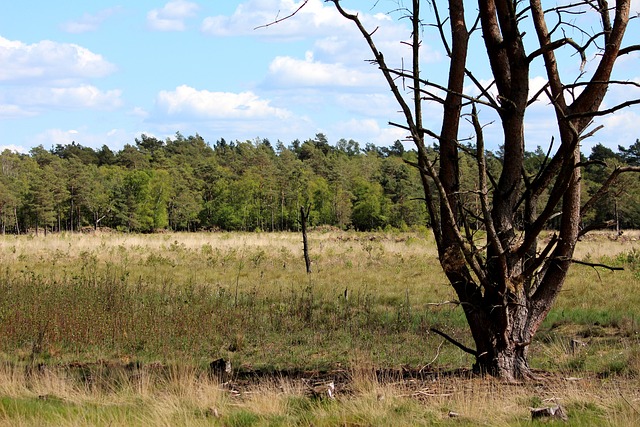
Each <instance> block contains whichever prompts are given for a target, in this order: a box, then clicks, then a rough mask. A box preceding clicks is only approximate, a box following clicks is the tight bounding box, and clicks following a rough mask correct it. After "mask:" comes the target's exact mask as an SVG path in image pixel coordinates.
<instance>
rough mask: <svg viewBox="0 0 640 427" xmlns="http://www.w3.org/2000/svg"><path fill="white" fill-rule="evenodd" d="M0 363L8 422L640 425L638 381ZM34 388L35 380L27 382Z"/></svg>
mask: <svg viewBox="0 0 640 427" xmlns="http://www.w3.org/2000/svg"><path fill="white" fill-rule="evenodd" d="M23 372H24V371H17V370H15V369H13V368H10V367H8V366H5V367H3V368H2V369H0V384H1V387H2V388H1V389H0V390H1V394H2V396H3V397H2V398H1V399H0V425H11V426H36V425H56V426H108V425H110V426H114V425H122V426H124V425H132V426H169V425H170V426H181V425H184V426H198V425H212V424H213V425H225V426H242V425H282V426H288V425H300V426H302V425H305V426H306V425H311V424H312V425H314V426H338V425H363V426H364V425H366V426H408V425H433V424H440V423H446V422H447V421H448V420H449V419H450V418H451V416H452V415H453V416H454V417H455V422H456V424H461V425H492V426H511V425H529V424H530V421H529V420H530V408H531V407H540V406H545V405H546V406H551V405H555V404H560V405H562V406H563V407H564V408H565V409H566V410H567V412H568V415H569V421H570V423H569V425H601V426H630V425H637V423H638V422H640V413H639V412H638V409H639V406H640V382H638V380H637V379H636V380H626V381H621V380H598V379H596V378H593V377H586V378H575V377H574V378H567V377H562V376H551V375H545V376H544V377H543V378H542V379H541V380H540V381H538V382H536V383H527V384H505V383H503V382H500V381H496V380H493V379H482V378H464V377H459V376H452V377H432V378H431V379H429V378H425V379H402V378H400V377H394V376H388V377H385V378H379V376H377V375H376V374H375V371H374V370H372V369H371V367H370V366H363V367H361V368H354V370H352V371H351V372H350V377H349V379H348V380H347V381H346V382H344V383H342V384H341V385H340V388H339V391H338V392H337V394H336V398H335V399H333V400H331V399H327V398H313V397H311V396H310V395H309V394H308V392H307V388H306V387H305V386H304V385H303V383H302V382H301V381H300V380H291V379H286V378H270V379H269V378H268V379H265V380H263V381H257V382H252V383H249V384H246V385H244V386H241V387H238V385H236V386H233V385H231V386H230V385H229V384H219V383H218V382H217V381H215V380H213V379H211V378H210V377H208V376H207V375H206V373H204V372H200V371H198V370H197V369H190V368H186V369H185V368H176V369H175V370H172V371H170V372H169V373H167V372H162V373H159V372H158V371H154V370H144V369H142V370H140V371H139V372H135V373H132V372H129V373H128V374H127V373H122V376H121V377H120V378H117V379H114V378H109V379H106V378H103V379H97V380H96V383H95V384H94V385H93V386H92V387H88V386H87V385H86V384H82V383H78V382H77V380H74V379H73V378H71V377H69V374H68V373H65V372H49V373H43V374H40V375H38V376H37V377H31V378H26V377H24V373H23ZM25 384H26V385H25ZM231 384H233V383H231Z"/></svg>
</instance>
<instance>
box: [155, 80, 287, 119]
mask: <svg viewBox="0 0 640 427" xmlns="http://www.w3.org/2000/svg"><path fill="white" fill-rule="evenodd" d="M156 106H157V107H158V109H159V110H160V111H161V112H163V113H164V114H166V115H168V116H174V117H192V118H194V119H205V120H206V119H226V120H239V119H267V118H278V119H283V118H287V117H289V116H290V115H291V113H290V112H289V111H287V110H285V109H282V108H276V107H272V106H271V105H270V101H269V100H266V99H261V98H260V97H259V96H257V95H256V94H254V93H253V92H241V93H231V92H210V91H208V90H197V89H194V88H192V87H189V86H186V85H182V86H178V87H177V88H176V90H174V91H161V92H160V93H159V94H158V96H157V99H156Z"/></svg>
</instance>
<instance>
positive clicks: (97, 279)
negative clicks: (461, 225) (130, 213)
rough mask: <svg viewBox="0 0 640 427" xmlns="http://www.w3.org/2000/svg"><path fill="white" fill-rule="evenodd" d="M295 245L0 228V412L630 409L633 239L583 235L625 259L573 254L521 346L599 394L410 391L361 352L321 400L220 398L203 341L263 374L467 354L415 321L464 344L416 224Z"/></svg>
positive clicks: (273, 238)
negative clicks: (575, 260)
mask: <svg viewBox="0 0 640 427" xmlns="http://www.w3.org/2000/svg"><path fill="white" fill-rule="evenodd" d="M310 244H311V255H312V259H313V266H312V270H313V272H312V274H311V275H307V274H306V273H305V269H304V260H303V259H302V253H301V252H302V251H301V247H300V246H301V243H300V236H299V235H297V234H286V233H276V234H266V233H264V234H263V233H260V234H243V233H220V234H215V233H202V234H167V235H148V236H136V235H120V234H113V235H60V236H55V235H49V236H47V237H42V236H41V237H39V238H34V237H30V236H19V237H16V236H1V237H0V265H2V270H0V334H1V336H2V340H0V362H2V363H4V369H5V371H6V372H5V373H4V374H3V375H4V376H5V378H4V379H0V387H1V388H0V396H1V397H2V399H1V400H0V405H1V406H0V425H47V424H48V425H59V424H60V425H212V424H213V425H227V426H230V425H239V426H240V425H260V426H262V425H309V424H313V425H317V426H322V425H327V426H328V425H431V424H433V423H443V422H448V421H449V417H448V413H449V411H454V412H458V413H461V414H462V415H461V416H460V417H458V418H456V419H455V423H456V424H461V425H477V424H478V423H485V424H491V425H494V424H495V425H528V424H531V422H530V421H527V420H528V409H527V408H528V405H529V404H527V403H526V402H537V401H538V400H539V401H540V402H543V403H544V402H546V401H545V400H544V399H548V398H550V397H552V396H551V394H553V393H555V395H556V396H557V395H561V396H567V395H568V396H569V397H565V398H564V399H565V400H564V401H563V402H562V403H563V404H564V405H566V406H567V407H568V408H569V409H570V423H571V424H572V425H574V424H575V425H590V423H591V425H593V424H602V425H607V423H609V424H608V425H625V424H624V423H625V422H629V421H634V422H635V421H636V420H637V419H638V417H637V414H638V412H637V410H638V406H640V405H638V400H637V399H638V398H639V396H638V395H637V394H638V391H637V390H640V387H638V378H640V350H638V349H639V348H640V337H639V336H638V330H639V327H638V319H639V318H640V292H638V285H639V284H640V283H639V280H638V264H637V259H638V256H637V253H638V249H637V246H634V245H633V244H630V243H629V242H625V243H622V242H620V244H618V243H617V242H612V241H607V242H606V244H607V250H608V252H607V255H605V256H601V257H600V258H598V259H594V258H593V256H594V255H590V254H593V253H596V252H597V251H598V250H601V246H602V245H601V244H600V242H598V241H587V242H582V243H580V246H579V253H581V254H586V255H584V257H585V258H586V259H590V260H591V261H593V262H596V261H598V262H600V261H602V262H607V263H610V264H615V265H619V266H624V267H625V270H624V271H619V272H611V271H608V270H605V269H597V270H596V269H593V268H589V267H585V266H580V265H575V266H573V267H572V270H571V273H570V275H569V277H568V279H567V283H566V285H565V287H564V288H563V291H562V292H561V294H560V296H559V298H558V300H557V302H556V305H555V307H554V308H553V310H552V311H551V313H550V314H549V316H548V318H547V320H546V321H545V322H544V324H543V326H542V328H541V330H540V332H539V334H538V336H537V338H536V340H535V341H534V343H533V344H532V345H531V347H530V349H531V350H530V351H531V353H530V357H531V364H532V366H533V367H534V368H535V369H543V370H545V371H548V372H551V373H552V375H553V376H556V377H558V378H566V377H586V378H588V381H589V382H588V384H589V387H593V388H594V390H595V388H597V387H600V388H601V389H603V390H604V389H606V387H609V385H610V384H616V387H617V388H614V389H613V390H614V392H615V393H614V395H613V397H611V398H610V399H608V398H604V397H600V396H601V395H602V394H603V392H600V391H598V390H595V391H594V390H592V391H591V394H590V395H588V396H585V395H584V394H581V392H582V391H583V389H584V383H583V384H581V387H576V389H575V390H573V389H572V388H573V387H574V384H573V383H568V384H563V385H562V386H558V387H556V386H553V387H551V391H552V392H553V393H551V392H545V394H543V395H540V394H538V392H537V391H536V389H535V388H530V387H524V388H523V389H522V390H517V392H513V393H512V392H509V391H508V390H507V391H504V390H501V388H500V386H498V385H487V384H473V383H472V384H469V383H468V380H462V379H460V380H457V381H456V380H455V379H454V380H449V381H445V380H442V383H440V382H438V383H436V384H437V386H436V387H435V388H434V390H431V389H429V391H428V392H425V393H426V394H424V393H423V394H421V393H417V391H416V387H418V391H419V390H423V389H427V388H428V387H427V386H426V385H422V384H409V383H406V381H405V380H404V379H399V378H396V379H393V378H392V379H390V380H389V381H382V382H381V381H379V379H376V378H371V375H370V371H366V369H370V368H366V369H365V373H364V374H357V372H359V371H356V374H357V375H355V380H354V379H353V378H352V381H351V382H352V383H353V382H354V381H355V383H356V385H355V386H353V385H351V386H350V387H351V389H350V390H345V391H343V393H342V394H341V398H340V399H339V400H338V401H322V400H320V401H318V400H313V399H310V398H309V397H308V396H306V395H305V394H304V393H303V392H302V391H301V389H300V385H299V384H297V383H295V384H293V385H292V384H289V385H285V386H283V385H282V384H279V383H278V384H268V385H267V386H266V387H264V386H262V387H263V388H260V385H259V384H258V385H255V384H252V385H248V386H247V387H248V389H247V390H244V391H247V392H248V394H246V395H245V394H241V396H240V397H237V396H235V395H232V396H231V397H229V395H228V394H226V392H225V393H223V392H222V391H220V387H219V386H218V384H217V383H215V381H213V382H212V380H211V379H210V378H205V377H206V376H207V367H208V364H209V362H210V361H212V360H215V359H217V358H219V357H223V358H227V359H230V360H231V361H232V365H233V366H234V368H235V369H239V370H241V371H260V372H265V373H269V372H271V373H273V378H274V379H275V380H276V381H277V380H278V375H280V374H279V373H280V372H283V370H289V371H291V370H298V371H305V370H307V371H336V372H338V371H343V370H347V371H348V372H351V371H350V370H352V369H354V367H360V368H357V369H362V368H361V367H362V366H365V367H372V368H371V369H373V368H385V369H390V370H391V371H394V372H400V371H401V369H403V368H408V369H413V370H417V369H420V368H424V369H427V370H430V369H440V370H449V369H456V368H461V367H470V366H471V364H472V362H473V361H472V360H471V358H470V357H469V356H468V355H467V354H465V353H462V352H461V351H459V350H458V349H457V348H455V347H454V346H451V345H449V344H448V343H444V342H443V339H442V338H441V337H439V336H437V335H434V334H433V333H431V332H430V331H429V329H430V328H432V327H435V328H438V329H440V330H444V331H447V333H449V334H450V335H452V336H454V337H455V338H456V339H458V340H459V341H461V342H463V343H465V344H467V345H470V346H472V340H471V338H470V336H469V333H468V330H467V327H466V321H465V318H464V316H463V313H462V310H461V309H460V307H458V306H456V305H452V304H441V305H434V304H433V303H443V302H445V301H451V300H453V299H455V296H454V294H453V291H452V289H451V287H450V286H448V285H447V282H446V279H445V277H444V275H443V274H442V272H441V270H440V267H439V264H438V260H437V257H436V251H435V245H434V242H433V240H432V238H431V237H430V236H429V235H426V234H423V233H377V234H370V233H368V234H364V233H334V232H329V233H320V232H316V233H311V235H310ZM572 342H573V344H572ZM154 367H155V368H154ZM43 370H44V372H45V374H42V371H43ZM367 372H369V373H367ZM27 373H29V374H27ZM49 373H50V374H49ZM43 375H44V376H43ZM350 375H351V376H352V377H354V373H351V374H350ZM360 377H362V378H360ZM358 378H360V379H359V380H358ZM47 381H50V382H51V384H49V383H47ZM283 381H284V379H283ZM465 381H467V382H465ZM285 382H286V381H285ZM358 382H359V384H360V385H358V384H357V383H358ZM389 383H390V384H395V385H389ZM287 384H288V383H287ZM592 384H594V385H592ZM607 384H609V385H607ZM255 387H258V389H257V391H256V390H254V388H255ZM283 387H284V391H282V390H283ZM567 387H568V388H569V389H570V390H568V388H567ZM603 387H604V388H603ZM469 388H470V389H472V390H475V393H476V394H477V396H476V395H472V394H469ZM547 388H549V387H547ZM629 389H630V390H635V391H628V390H629ZM203 390H206V391H207V393H208V396H209V397H206V396H203V395H202V393H203ZM616 390H627V391H623V392H620V393H618V392H617V391H616ZM568 391H570V392H571V393H568ZM260 393H263V394H264V395H265V396H266V397H264V398H260V397H259V396H258V394H260ZM549 393H551V394H549ZM625 393H626V394H625ZM634 393H635V394H634ZM627 395H628V396H629V397H626V396H627ZM39 396H44V398H41V397H39ZM381 396H382V397H383V399H381V398H380V397H381ZM425 396H426V397H425ZM595 396H598V398H597V399H596V397H595ZM504 399H507V400H509V401H510V402H512V403H511V404H510V405H511V406H509V408H510V409H509V408H507V409H505V408H504V407H503V406H500V405H501V403H500V402H501V401H502V400H504ZM603 399H604V400H603ZM607 399H608V400H607ZM634 399H636V400H634ZM599 401H602V402H604V403H598V402H599ZM487 402H489V403H487ZM483 405H485V406H487V408H483V409H481V408H478V406H483ZM213 409H216V411H218V412H217V414H218V415H215V414H216V412H215V411H213ZM491 410H493V411H494V412H495V411H497V414H496V413H493V414H492V413H491ZM38 414H39V415H38ZM603 414H604V415H603ZM596 421H597V422H596Z"/></svg>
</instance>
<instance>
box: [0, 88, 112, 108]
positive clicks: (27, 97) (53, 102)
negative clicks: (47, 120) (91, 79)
mask: <svg viewBox="0 0 640 427" xmlns="http://www.w3.org/2000/svg"><path fill="white" fill-rule="evenodd" d="M121 95H122V93H121V91H120V90H108V91H102V90H100V89H98V88H96V87H95V86H91V85H81V86H76V87H56V88H47V87H32V88H24V89H23V88H19V90H14V91H11V92H10V93H9V94H8V97H9V98H11V100H12V101H13V102H14V103H15V104H17V105H21V106H23V107H24V108H27V109H33V108H35V109H39V108H43V107H47V108H52V107H53V108H63V109H86V108H89V109H97V110H113V109H115V108H118V107H120V106H121V105H122V99H121Z"/></svg>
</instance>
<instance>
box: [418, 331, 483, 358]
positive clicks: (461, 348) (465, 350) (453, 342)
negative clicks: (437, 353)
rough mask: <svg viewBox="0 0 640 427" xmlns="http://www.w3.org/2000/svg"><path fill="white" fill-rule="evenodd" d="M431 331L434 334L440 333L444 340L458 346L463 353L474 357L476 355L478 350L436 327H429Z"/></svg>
mask: <svg viewBox="0 0 640 427" xmlns="http://www.w3.org/2000/svg"><path fill="white" fill-rule="evenodd" d="M429 330H430V331H431V332H435V333H436V334H438V335H440V336H441V337H442V338H444V339H445V340H447V341H449V342H450V343H451V344H453V345H455V346H456V347H458V348H459V349H460V350H462V351H464V352H465V353H469V354H472V355H474V356H475V357H478V352H477V351H476V350H473V349H471V348H469V347H467V346H466V345H464V344H462V343H460V342H459V341H457V340H455V339H453V338H451V337H450V336H449V335H447V334H445V333H444V332H442V331H439V330H438V329H436V328H431V329H429Z"/></svg>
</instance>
